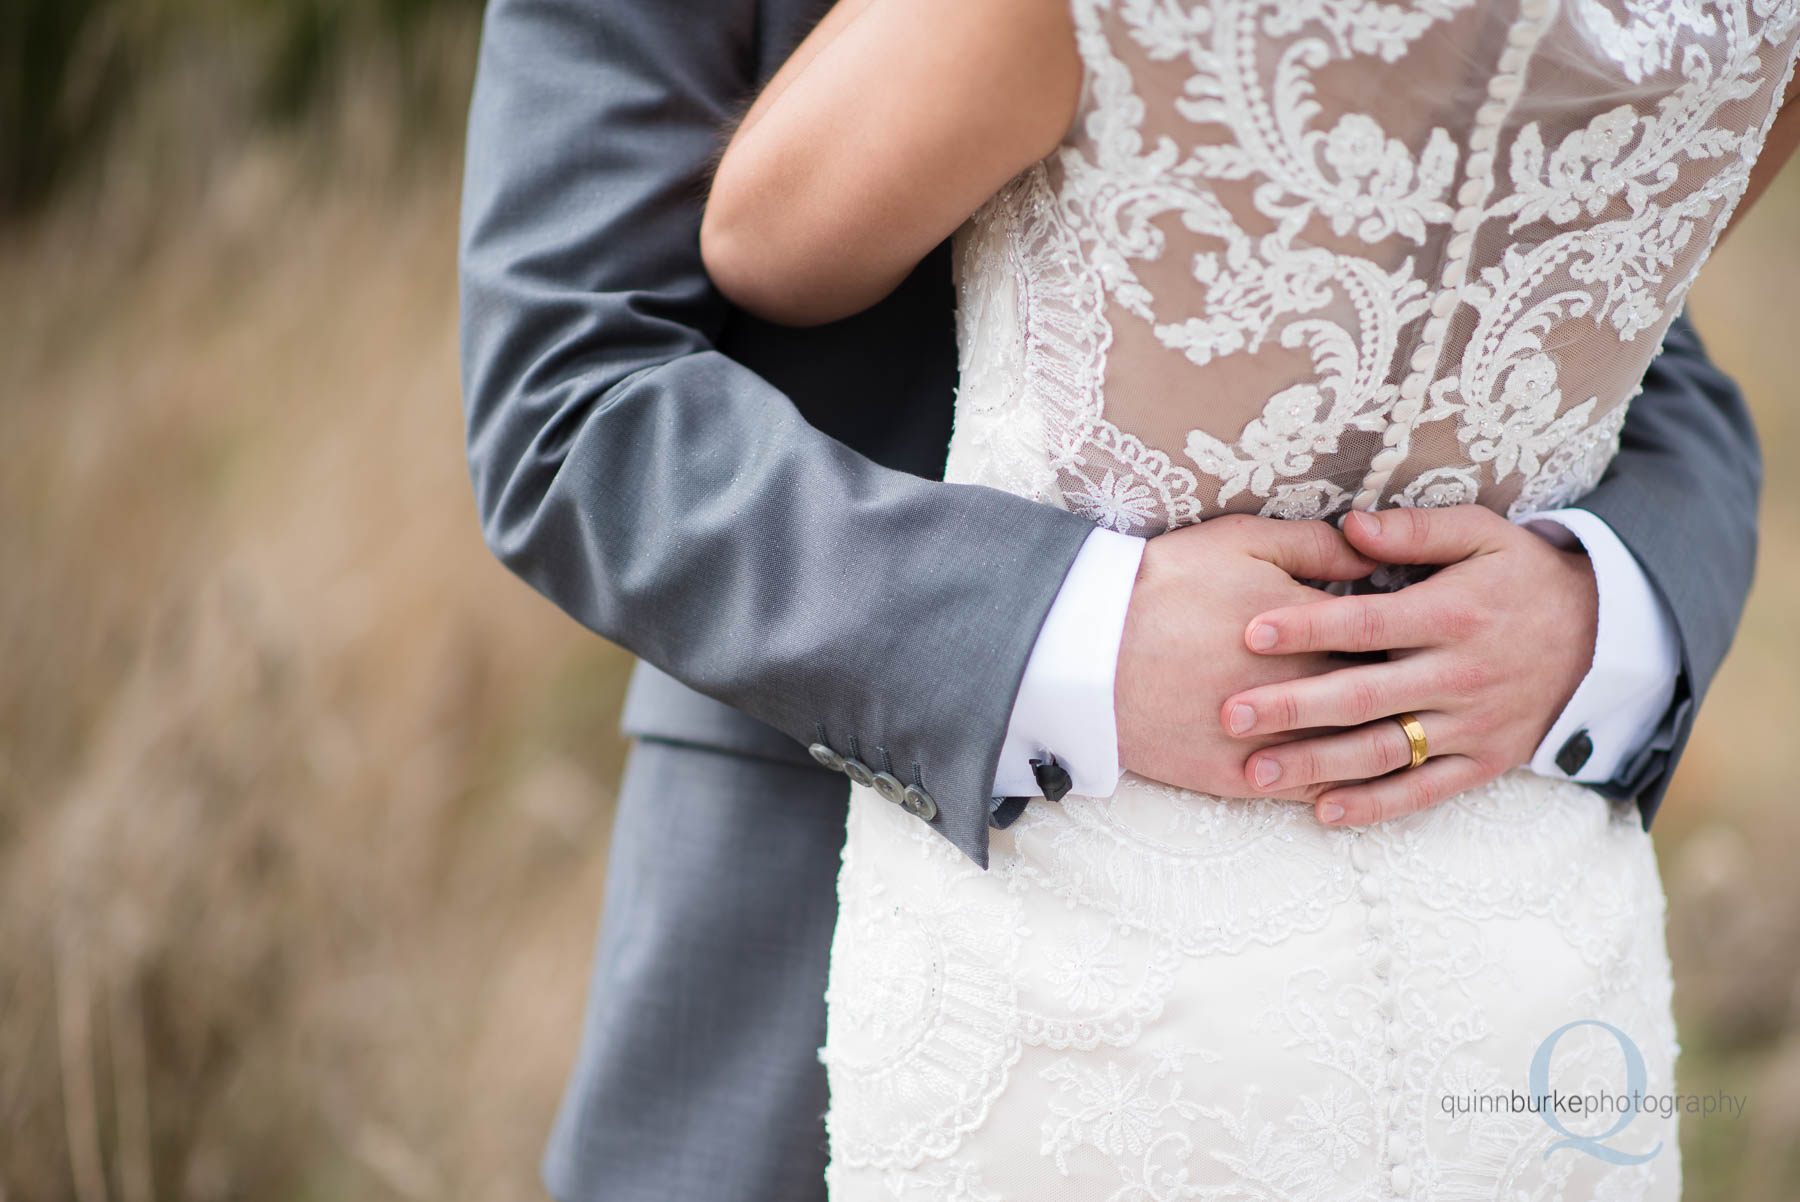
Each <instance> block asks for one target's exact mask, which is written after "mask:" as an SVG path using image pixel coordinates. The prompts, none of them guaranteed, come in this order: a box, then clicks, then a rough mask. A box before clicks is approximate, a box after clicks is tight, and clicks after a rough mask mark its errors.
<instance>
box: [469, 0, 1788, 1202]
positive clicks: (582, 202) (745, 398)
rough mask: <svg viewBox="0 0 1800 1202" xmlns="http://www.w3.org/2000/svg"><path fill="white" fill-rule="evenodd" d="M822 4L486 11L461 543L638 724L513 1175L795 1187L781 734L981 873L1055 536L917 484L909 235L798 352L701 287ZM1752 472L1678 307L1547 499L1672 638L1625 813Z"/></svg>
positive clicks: (1650, 765) (802, 972)
mask: <svg viewBox="0 0 1800 1202" xmlns="http://www.w3.org/2000/svg"><path fill="white" fill-rule="evenodd" d="M825 7H826V5H824V4H823V3H822V2H820V0H637V2H630V3H628V2H626V0H493V2H492V3H491V4H490V6H489V9H488V15H487V22H486V29H485V34H484V38H483V42H482V51H481V59H480V69H479V73H478V77H477V83H476V89H475V96H474V101H473V108H472V113H471V119H470V128H469V144H468V163H467V176H466V180H465V192H464V211H463V220H462V236H461V255H462V285H463V294H462V303H463V309H462V315H463V322H462V351H463V385H464V394H465V407H466V416H467V433H468V453H469V463H470V467H471V472H472V476H473V481H474V486H475V493H476V498H477V501H478V505H479V509H480V513H481V517H482V521H483V524H484V529H485V533H486V536H487V539H488V542H489V544H490V545H491V546H492V548H493V550H494V553H495V554H496V555H498V556H499V557H500V558H501V559H502V560H503V561H504V562H505V563H506V564H507V565H509V566H510V567H511V568H512V569H513V570H514V571H516V572H517V573H518V574H519V575H521V576H522V577H524V578H525V579H526V580H528V581H529V582H530V583H531V584H532V585H533V586H535V587H536V588H538V589H539V590H540V591H542V592H543V593H544V594H545V595H546V596H548V597H549V598H551V599H552V600H553V601H555V602H556V603H557V604H558V605H560V606H561V607H562V608H563V609H565V610H566V611H568V612H569V613H570V614H571V615H572V616H573V617H574V618H576V619H577V620H578V621H580V622H581V623H582V624H583V625H585V626H587V627H588V628H590V629H592V630H594V631H596V632H597V633H599V634H601V635H603V636H605V637H606V638H608V639H611V640H613V641H614V642H617V643H619V644H621V645H623V646H624V647H626V648H628V649H630V650H631V651H633V652H635V653H636V654H637V655H638V656H640V657H641V659H642V661H644V662H643V665H642V666H640V671H639V673H638V675H637V677H636V678H635V679H634V682H633V686H632V691H631V695H630V697H629V700H628V704H627V712H626V728H627V730H628V731H630V732H631V733H633V734H637V735H640V736H644V737H645V738H646V739H647V740H649V741H648V742H645V743H642V744H641V745H640V747H639V749H638V751H637V752H635V753H634V762H633V766H632V768H631V769H630V770H629V771H628V773H627V780H626V782H625V786H624V788H623V790H622V795H621V798H620V812H619V815H618V819H617V829H616V830H615V835H614V843H613V849H612V869H611V876H610V878H609V885H608V898H607V923H606V930H605V933H604V935H603V938H602V945H601V953H600V957H599V960H598V962H597V967H596V979H595V986H594V993H593V997H592V999H591V1001H590V1011H589V1016H588V1027H587V1031H586V1034H585V1036H584V1040H583V1046H582V1049H581V1053H580V1060H579V1062H578V1064H577V1067H576V1071H575V1074H574V1076H573V1078H572V1080H571V1082H570V1085H569V1091H568V1096H567V1099H566V1101H565V1105H564V1108H563V1111H562V1114H561V1116H560V1119H559V1123H558V1129H557V1132H556V1134H555V1137H554V1138H553V1141H552V1147H551V1151H550V1154H549V1156H548V1158H547V1160H546V1175H547V1179H548V1181H549V1183H550V1185H551V1187H552V1189H553V1191H554V1192H555V1193H556V1194H557V1195H558V1196H559V1197H562V1198H565V1199H576V1198H581V1199H606V1200H608V1202H627V1200H629V1202H636V1200H638V1199H646V1200H647V1199H658V1200H661V1199H673V1198H681V1199H700V1198H704V1199H744V1200H746V1202H749V1200H752V1199H756V1200H762V1199H766V1200H768V1202H775V1200H776V1199H781V1200H782V1202H791V1200H793V1199H803V1198H816V1197H821V1196H822V1185H821V1184H820V1180H819V1170H820V1167H821V1166H822V1163H823V1151H822V1129H821V1127H820V1124H819V1118H820V1113H821V1111H822V1108H823V1104H824V1092H823V1091H824V1085H823V1075H822V1072H820V1071H819V1069H818V1066H817V1065H816V1063H814V1062H813V1059H812V1055H813V1052H814V1050H815V1049H816V1047H817V1046H818V1044H819V1043H820V1042H821V1040H822V1035H823V1005H822V1002H821V1001H820V999H819V992H820V989H821V987H822V983H823V972H824V944H825V942H826V941H827V940H828V939H829V934H830V929H831V914H830V910H831V907H832V896H833V895H832V893H831V881H832V879H833V878H834V875H835V870H836V864H837V849H838V846H839V844H840V842H841V837H842V823H843V818H844V811H843V801H844V797H845V793H846V787H845V783H844V779H843V777H842V776H838V775H836V774H834V773H830V772H828V771H827V770H826V769H824V768H821V767H818V766H817V765H814V764H813V763H812V761H811V760H810V759H809V758H808V756H807V752H806V750H805V748H806V746H807V745H810V744H814V743H824V744H826V745H827V746H829V747H830V748H832V749H834V750H835V751H836V752H837V753H839V754H841V755H845V756H855V757H860V758H861V759H862V760H863V761H866V762H867V763H868V764H870V765H871V766H873V767H874V768H875V769H876V770H881V769H882V768H884V767H886V768H889V769H891V771H893V772H894V773H895V774H896V775H898V776H900V777H902V779H903V780H905V781H906V782H907V783H913V784H917V785H920V786H921V787H923V788H924V789H925V790H927V791H928V792H929V793H930V795H931V796H932V798H933V799H934V801H935V804H936V811H937V812H936V814H935V816H934V817H932V818H931V819H930V822H931V825H932V826H933V827H934V828H936V829H937V830H938V831H939V832H940V833H941V834H942V835H943V836H944V837H945V838H947V839H949V840H951V841H952V842H953V843H954V844H955V845H956V846H957V847H958V848H960V849H961V850H962V851H963V852H965V853H966V854H968V855H969V856H970V857H971V858H973V859H974V860H975V861H976V862H978V863H983V864H985V862H986V852H987V831H988V823H989V820H990V814H989V797H988V793H989V787H990V784H991V781H992V779H993V774H994V767H995V763H996V761H997V759H998V756H999V750H1000V746H1001V742H1002V739H1003V736H1004V733H1005V728H1006V723H1007V718H1008V715H1009V713H1010V711H1011V708H1012V701H1013V697H1014V694H1015V692H1016V690H1017V686H1018V682H1019V678H1020V676H1021V674H1022V672H1023V670H1024V664H1025V661H1026V658H1027V656H1028V654H1029V652H1030V650H1031V647H1032V644H1033V642H1034V641H1035V639H1036V636H1037V632H1038V627H1039V625H1040V624H1041V622H1042V619H1043V616H1044V614H1045V612H1046V611H1047V609H1048V608H1049V605H1050V603H1051V601H1052V600H1053V599H1054V597H1055V594H1056V592H1057V589H1058V588H1059V586H1060V585H1061V583H1062V579H1063V576H1064V574H1065V572H1066V570H1067V568H1068V566H1069V564H1070V563H1071V561H1072V560H1073V558H1074V556H1075V553H1076V550H1077V549H1078V548H1079V546H1080V544H1081V542H1082V540H1083V538H1084V537H1085V536H1086V534H1087V532H1088V529H1089V526H1088V523H1087V522H1086V521H1084V520H1083V519H1081V518H1079V517H1077V516H1074V515H1072V514H1069V513H1065V512H1063V511H1061V510H1058V509H1054V508H1051V507H1048V506H1043V505H1038V504H1035V503H1032V502H1029V501H1026V500H1023V499H1021V498H1018V497H1014V496H1010V495H1008V494H1005V493H1001V492H998V491H994V490H991V489H986V488H980V487H973V486H962V485H948V484H944V483H941V482H938V481H937V480H936V479H935V478H936V477H938V476H939V474H940V473H941V471H942V467H943V462H944V455H945V448H946V445H947V442H948V438H949V430H950V410H951V401H952V392H953V387H954V383H955V347H954V332H953V328H952V318H951V313H952V304H953V298H952V294H951V290H950V283H949V268H948V258H947V255H946V253H945V252H944V250H943V249H942V248H940V249H939V251H938V252H937V253H935V254H933V255H932V256H931V257H930V258H929V259H927V260H926V261H925V262H924V263H923V264H922V265H921V266H920V267H919V268H918V270H917V271H915V272H914V273H913V275H912V277H911V278H910V279H908V280H907V281H906V283H905V284H904V285H903V286H902V287H901V288H900V289H899V290H898V291H897V292H896V293H895V294H894V295H893V296H891V297H889V298H888V299H887V300H885V301H883V302H882V303H881V304H879V305H877V306H876V307H875V308H873V309H871V310H869V311H868V312H865V313H863V314H861V315H859V316H857V317H854V318H851V319H849V320H847V321H843V322H839V323H837V324H835V325H831V326H827V327H823V328H820V329H814V330H788V329H782V328H778V327H774V326H770V325H768V324H766V323H763V322H761V321H758V320H757V319H755V318H753V317H750V316H749V315H747V314H744V313H742V312H739V311H737V310H734V309H733V308H732V307H731V306H729V305H728V304H726V303H725V302H724V301H723V300H722V299H721V298H720V297H719V295H718V294H717V293H716V292H715V291H714V290H713V288H712V287H711V286H710V284H709V282H708V281H707V278H706V275H705V272H704V271H703V270H702V267H701V262H700V255H699V248H698V230H699V223H700V213H701V206H702V201H703V197H704V191H705V182H706V175H707V169H708V166H709V163H710V161H711V159H712V157H713V155H714V154H715V153H716V150H717V148H718V144H719V138H720V130H721V128H722V127H723V126H724V125H725V124H726V122H727V121H728V119H729V118H730V117H731V116H732V115H733V113H734V111H736V110H737V108H738V106H739V105H740V104H741V103H742V102H743V101H744V100H746V99H747V98H748V97H749V96H750V95H751V94H752V93H753V91H754V89H755V87H756V85H757V84H758V82H759V81H760V80H762V79H765V78H767V77H768V75H769V74H771V73H772V72H773V71H774V69H775V68H776V67H777V66H778V65H779V64H780V63H781V61H782V60H783V58H784V57H785V55H786V54H787V52H788V51H789V50H791V49H792V47H793V46H794V45H795V44H796V43H797V42H798V41H799V39H800V38H801V37H802V36H803V35H804V33H805V31H806V30H807V29H808V28H809V27H810V25H811V23H812V22H813V21H814V20H815V19H816V18H817V17H818V16H819V15H820V14H821V13H822V11H823V9H824V8H825ZM1759 486H1760V461H1759V456H1758V449H1757V444H1756V439H1755V435H1754V432H1753V430H1752V428H1751V424H1750V420H1749V416H1748V413H1747V411H1746V409H1745V406H1744V403H1743V400H1742V398H1741V396H1740V395H1739V393H1738V391H1737V390H1736V388H1735V387H1734V386H1733V385H1732V383H1731V382H1730V381H1729V380H1728V379H1727V378H1726V377H1724V376H1723V375H1721V374H1720V373H1719V372H1718V371H1716V370H1715V369H1714V368H1713V367H1712V366H1711V365H1710V364H1709V363H1708V362H1707V361H1706V359H1705V356H1704V352H1703V351H1702V349H1701V347H1700V345H1699V342H1698V340H1697V339H1696V338H1695V336H1694V334H1693V332H1692V329H1691V328H1690V327H1689V326H1688V325H1687V324H1686V322H1685V321H1683V322H1680V323H1678V324H1677V326H1676V327H1675V328H1674V329H1673V330H1672V331H1671V333H1670V335H1669V337H1668V339H1667V341H1666V344H1665V353H1664V354H1663V355H1662V356H1661V357H1660V358H1659V359H1658V360H1657V361H1656V363H1655V364H1654V365H1653V367H1652V369H1651V371H1650V374H1649V376H1648V377H1647V380H1646V386H1645V390H1644V392H1643V394H1642V395H1641V396H1639V397H1638V398H1637V400H1636V401H1635V402H1634V404H1633V406H1632V409H1631V411H1630V416H1629V419H1628V421H1627V423H1626V425H1625V431H1624V437H1623V449H1622V451H1621V453H1620V455H1619V457H1618V459H1617V460H1616V462H1615V463H1614V465H1613V467H1612V468H1611V470H1610V471H1609V472H1608V473H1607V475H1606V477H1605V478H1604V479H1603V480H1602V482H1601V483H1600V485H1599V487H1598V488H1596V489H1595V491H1594V492H1593V493H1592V494H1591V495H1590V496H1588V497H1587V498H1586V499H1585V500H1583V501H1582V502H1581V504H1582V505H1583V506H1584V507H1586V508H1588V509H1591V510H1592V511H1594V512H1595V513H1597V514H1598V515H1599V516H1600V517H1602V518H1604V519H1605V520H1606V522H1607V523H1608V524H1609V525H1610V526H1611V527H1612V528H1613V529H1614V530H1615V531H1616V532H1617V533H1618V534H1619V536H1620V538H1621V539H1622V540H1623V541H1624V542H1625V544H1626V545H1627V546H1628V547H1630V549H1631V550H1632V552H1633V553H1634V554H1635V555H1636V556H1637V557H1638V559H1639V561H1640V562H1641V563H1642V564H1643V566H1644V568H1645V570H1646V572H1647V573H1648V575H1649V578H1650V579H1651V581H1652V582H1653V583H1654V585H1655V586H1656V588H1657V589H1658V590H1659V591H1660V593H1661V594H1662V596H1663V597H1664V599H1666V600H1667V601H1668V603H1669V606H1670V609H1671V610H1672V612H1673V613H1674V616H1675V620H1676V625H1677V627H1678V629H1679V633H1680V637H1681V643H1682V675H1681V680H1680V683H1679V686H1678V689H1677V694H1676V698H1675V701H1674V704H1673V705H1672V707H1671V709H1670V711H1669V713H1668V715H1667V716H1666V718H1665V720H1664V722H1663V724H1662V727H1661V729H1660V730H1659V731H1658V733H1657V734H1656V736H1655V738H1654V739H1653V740H1652V741H1651V743H1650V745H1649V746H1648V747H1647V748H1645V750H1644V751H1643V753H1642V754H1641V755H1640V756H1639V757H1638V758H1637V759H1636V761H1635V762H1634V763H1632V764H1631V765H1630V766H1629V768H1628V770H1627V771H1626V772H1625V773H1623V774H1622V776H1621V777H1620V778H1619V779H1618V780H1616V781H1614V782H1613V783H1612V784H1611V785H1610V786H1609V791H1610V792H1612V793H1615V794H1617V795H1620V796H1626V795H1635V796H1636V797H1637V798H1638V802H1639V804H1640V806H1641V808H1642V814H1643V818H1644V821H1645V822H1646V823H1648V822H1649V821H1650V819H1651V816H1652V815H1653V814H1654V813H1655V811H1656V807H1657V805H1658V803H1659V801H1660V799H1661V797H1662V795H1663V791H1664V789H1665V787H1666V785H1667V782H1668V778H1669V773H1670V771H1671V769H1672V768H1673V767H1674V764H1675V762H1676V760H1677V758H1678V757H1679V755H1680V752H1681V749H1682V746H1683V744H1684V742H1685V740H1686V738H1687V734H1688V730H1689V727H1690V726H1691V724H1692V721H1693V716H1694V709H1695V706H1696V705H1697V704H1698V702H1699V700H1700V698H1701V697H1702V696H1703V695H1704V693H1705V691H1706V688H1707V685H1708V684H1709V682H1710V681H1711V679H1712V677H1713V673H1714V671H1715V670H1716V668H1717V667H1718V665H1719V662H1720V660H1721V659H1722V658H1723V656H1724V654H1725V650H1726V648H1727V646H1728V645H1729V643H1730V641H1731V639H1732V636H1733V634H1734V632H1735V630H1736V626H1737V622H1738V618H1739V615H1740V613H1741V610H1742V607H1743V603H1744V598H1745V595H1746V593H1747V591H1748V588H1749V582H1750V575H1751V568H1752V563H1753V560H1754V556H1755V515H1756V504H1757V495H1758V491H1759ZM652 748H653V749H654V750H653V751H652V750H646V749H652ZM696 749H704V750H696ZM1052 750H1054V749H1052Z"/></svg>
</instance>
